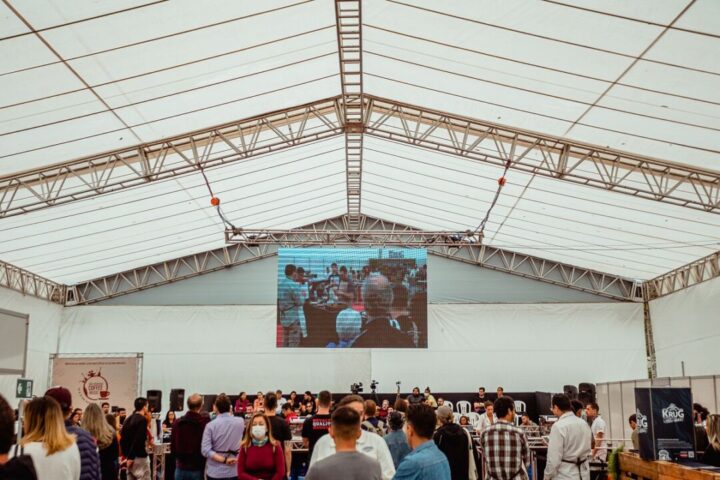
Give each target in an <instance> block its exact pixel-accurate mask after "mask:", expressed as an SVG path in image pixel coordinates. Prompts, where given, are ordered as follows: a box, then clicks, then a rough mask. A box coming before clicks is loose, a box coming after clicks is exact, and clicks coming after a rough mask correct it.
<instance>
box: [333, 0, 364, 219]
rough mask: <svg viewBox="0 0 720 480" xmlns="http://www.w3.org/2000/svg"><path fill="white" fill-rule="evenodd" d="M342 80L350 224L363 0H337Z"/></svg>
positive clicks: (354, 206)
mask: <svg viewBox="0 0 720 480" xmlns="http://www.w3.org/2000/svg"><path fill="white" fill-rule="evenodd" d="M335 24H336V26H337V38H338V55H339V58H340V81H341V86H342V100H343V102H342V103H343V126H344V127H345V171H346V184H347V215H348V218H349V221H350V222H351V225H352V226H353V227H357V224H358V222H359V220H360V200H361V185H362V152H363V124H364V118H365V116H364V111H365V102H364V97H363V69H362V3H361V0H335Z"/></svg>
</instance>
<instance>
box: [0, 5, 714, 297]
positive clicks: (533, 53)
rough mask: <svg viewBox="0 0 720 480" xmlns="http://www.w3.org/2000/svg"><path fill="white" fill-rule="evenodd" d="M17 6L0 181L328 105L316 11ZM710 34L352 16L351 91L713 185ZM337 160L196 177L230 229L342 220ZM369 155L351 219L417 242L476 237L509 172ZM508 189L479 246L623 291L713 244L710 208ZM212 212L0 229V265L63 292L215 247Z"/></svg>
mask: <svg viewBox="0 0 720 480" xmlns="http://www.w3.org/2000/svg"><path fill="white" fill-rule="evenodd" d="M11 5H12V6H13V8H14V9H15V12H14V11H12V10H11V9H10V8H8V7H7V6H6V5H4V4H0V92H3V94H2V96H0V177H1V176H9V175H13V174H17V173H18V172H22V171H25V170H29V169H33V168H37V167H42V166H45V165H51V164H56V163H60V162H65V161H68V160H71V159H75V158H78V157H82V156H87V155H92V154H97V153H99V152H104V151H108V150H112V149H116V148H121V147H128V146H132V145H135V144H139V143H144V142H150V141H154V140H158V139H162V138H166V137H170V136H173V135H178V134H182V133H183V132H189V131H192V130H197V129H202V128H206V127H209V126H211V125H217V124H221V123H225V122H230V121H235V120H238V119H243V118H249V117H252V116H255V115H260V114H263V113H266V112H270V111H274V110H279V109H283V108H288V107H292V106H295V105H301V104H305V103H308V102H313V101H317V100H320V99H324V98H330V97H334V96H336V95H339V94H340V92H341V88H340V87H341V85H340V76H339V67H338V47H337V36H336V31H335V12H334V7H333V3H332V2H330V1H326V0H315V1H311V0H306V1H298V0H296V1H265V2H236V1H231V0H227V1H221V2H215V3H214V4H213V6H212V8H208V6H207V5H205V4H204V3H203V2H196V1H191V0H173V1H172V2H161V1H154V2H147V1H145V2H141V1H116V2H112V3H107V2H82V3H73V4H72V7H70V5H69V4H67V2H60V1H59V0H43V1H36V2H11ZM688 5H689V6H688ZM718 19H720V3H718V2H715V1H713V0H696V1H694V2H690V4H688V3H687V2H684V1H683V2H680V1H671V0H665V1H657V2H652V3H645V2H621V1H612V2H608V1H591V0H585V1H575V2H572V5H570V2H567V5H566V4H563V3H562V2H556V1H539V0H523V1H515V2H507V1H500V0H496V1H483V2H475V1H470V0H466V1H458V2H443V3H442V4H440V3H438V2H432V1H429V0H426V1H410V0H402V1H395V0H387V1H386V0H372V1H366V2H364V3H363V71H364V76H363V79H364V91H365V93H367V94H370V95H375V96H378V97H384V98H389V99H392V100H396V101H400V102H406V103H410V104H414V105H418V106H422V107H426V108H430V109H435V110H440V111H446V112H450V113H453V114H456V115H462V116H466V117H470V118H475V119H478V120H482V121H490V122H495V123H499V124H504V125H508V126H511V127H515V128H520V129H525V130H532V131H537V132H542V133H545V134H550V135H555V136H561V137H567V138H570V139H574V140H578V141H582V142H586V143H591V144H597V145H601V146H607V147H610V148H615V149H619V150H623V151H628V152H632V153H635V154H640V155H645V156H650V157H655V158H660V159H664V160H670V161H673V162H677V163H680V164H685V165H689V166H694V167H699V168H703V169H707V170H713V171H715V172H718V171H720V134H719V132H720V66H719V64H718V62H717V59H718V58H720V20H718ZM669 25H671V26H670V27H668V26H669ZM30 28H32V29H34V30H36V31H38V32H39V35H38V34H35V33H32V32H31V31H30ZM316 123H317V124H318V125H319V121H318V122H316ZM311 127H312V126H311ZM216 153H217V152H216ZM344 155H345V151H344V138H343V137H342V136H337V137H334V138H331V139H326V140H322V141H320V142H315V143H311V144H307V145H303V146H297V147H293V148H290V149H286V150H282V151H280V152H275V153H271V154H268V155H264V156H261V157H255V158H251V159H248V160H243V161H240V162H235V163H232V164H228V165H224V166H220V167H216V168H211V169H208V170H207V172H206V173H207V175H208V177H209V180H210V182H211V184H212V186H213V189H214V190H215V192H216V194H218V196H220V197H221V198H222V201H223V205H224V209H225V212H226V214H227V215H228V216H229V217H230V218H231V219H232V221H233V222H234V223H235V224H237V225H238V226H243V227H254V228H271V227H272V228H291V227H295V226H300V225H305V224H309V223H312V222H315V221H318V220H321V219H324V218H329V217H334V216H337V215H341V214H342V213H343V212H345V210H346V201H345V191H346V190H345V160H344ZM363 158H364V166H363V177H362V182H363V183H362V207H361V208H362V213H364V214H366V215H370V216H375V217H380V218H387V219H390V220H395V221H398V222H401V223H406V224H408V225H413V226H416V227H420V228H427V229H448V230H464V229H468V228H475V227H476V226H477V225H478V223H479V221H480V219H481V218H482V217H483V216H484V214H485V212H486V211H487V208H488V205H489V204H490V202H491V200H492V197H493V195H494V193H495V189H496V185H497V183H496V182H497V178H498V177H499V176H500V175H501V169H499V168H497V167H494V166H490V165H488V164H485V163H480V162H477V161H473V160H469V159H464V158H457V157H453V156H450V155H446V154H442V153H437V152H430V151H427V150H424V149H421V148H417V147H412V146H408V145H401V144H398V143H395V142H391V141H388V140H383V139H379V138H370V137H367V136H366V138H365V143H364V152H363ZM176 160H177V158H175V161H176ZM169 161H173V160H172V159H171V160H169ZM507 179H508V184H507V186H506V187H505V188H504V189H503V191H502V194H501V196H500V199H499V201H498V204H497V206H496V207H495V209H494V210H493V211H492V215H491V217H490V221H489V224H488V226H487V229H486V243H488V244H490V245H494V246H500V247H503V248H507V249H510V250H516V251H519V252H523V253H529V254H533V255H536V256H539V257H544V258H548V259H554V260H559V261H563V262H566V263H570V264H575V265H578V266H582V267H586V268H592V269H596V270H599V271H604V272H608V273H612V274H618V275H623V276H627V277H629V278H637V279H649V278H653V277H655V276H657V275H660V274H662V273H664V272H667V271H668V270H671V269H673V268H676V267H679V266H681V265H684V264H686V263H688V262H690V261H692V260H695V259H697V258H699V257H702V256H705V255H707V254H709V253H712V252H713V251H717V250H718V245H720V215H718V214H717V213H708V212H702V211H697V210H692V209H689V208H684V207H679V206H674V205H669V204H667V203H662V202H656V201H652V200H645V199H641V198H635V197H631V196H628V195H624V194H620V193H616V192H612V191H608V190H602V189H597V188H591V187H586V186H581V185H576V184H572V183H569V182H564V181H561V180H557V179H553V178H547V177H541V176H532V175H530V174H527V173H523V172H518V171H515V170H510V172H509V173H508V174H507ZM682 188H683V189H689V188H690V187H689V186H683V187H682ZM208 196H209V195H208V192H207V188H206V186H205V184H204V182H203V179H202V177H201V176H200V175H199V174H198V173H193V174H189V175H185V176H181V177H177V178H174V179H170V180H164V181H158V182H152V183H149V184H147V185H142V186H139V187H134V188H131V189H127V190H122V191H120V192H116V193H111V194H105V195H100V196H97V197H94V198H91V199H86V200H81V201H77V202H73V203H69V204H65V205H60V206H55V207H52V208H48V209H44V210H39V211H36V212H32V213H27V214H23V215H19V216H14V217H8V218H3V219H0V231H2V235H1V236H0V258H1V259H2V260H4V261H7V262H11V263H14V264H16V265H18V266H20V267H23V268H26V269H28V270H30V271H32V272H35V273H38V274H40V275H43V276H46V277H48V278H51V279H53V280H56V281H59V282H63V283H74V282H79V281H82V280H86V279H89V278H94V277H98V276H101V275H106V274H110V273H113V272H117V271H121V270H126V269H129V268H134V267H138V266H142V265H146V264H149V263H154V262H157V261H161V260H164V259H169V258H174V257H178V256H181V255H185V254H188V253H193V252H199V251H205V250H209V249H212V248H217V247H218V246H221V245H223V243H224V239H223V236H222V231H223V225H222V223H221V222H220V220H219V219H218V218H217V216H215V214H214V211H213V210H212V209H211V207H210V206H209V204H208Z"/></svg>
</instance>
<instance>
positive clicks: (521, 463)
mask: <svg viewBox="0 0 720 480" xmlns="http://www.w3.org/2000/svg"><path fill="white" fill-rule="evenodd" d="M493 406H494V409H495V414H496V415H497V422H496V423H495V424H493V425H491V426H490V427H488V428H487V429H486V430H485V431H483V433H482V435H481V436H480V444H481V445H482V450H483V458H484V461H485V469H486V472H487V477H488V478H489V479H492V480H528V474H527V467H526V466H527V465H528V464H529V463H530V449H529V448H528V443H527V438H526V437H525V432H524V431H523V430H522V429H521V428H519V427H516V426H515V425H514V424H513V420H514V419H515V402H514V401H513V399H512V398H510V397H508V396H502V397H500V398H498V399H497V400H495V403H494V405H493Z"/></svg>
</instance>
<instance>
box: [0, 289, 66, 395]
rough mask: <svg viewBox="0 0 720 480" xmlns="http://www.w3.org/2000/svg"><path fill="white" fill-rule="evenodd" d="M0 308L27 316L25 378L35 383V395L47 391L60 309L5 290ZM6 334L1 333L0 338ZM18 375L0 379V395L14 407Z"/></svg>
mask: <svg viewBox="0 0 720 480" xmlns="http://www.w3.org/2000/svg"><path fill="white" fill-rule="evenodd" d="M0 308H1V309H5V310H11V311H14V312H19V313H25V314H28V315H30V327H29V337H28V351H27V366H26V375H25V376H26V377H27V378H31V379H33V380H34V381H35V384H34V390H35V393H36V394H42V393H43V392H45V390H46V387H47V376H48V363H49V356H50V354H51V353H54V352H55V351H56V348H57V342H58V331H59V328H60V318H61V313H62V307H61V306H59V305H56V304H54V303H50V302H46V301H44V300H40V299H37V298H33V297H28V296H24V295H22V294H21V293H18V292H15V291H13V290H8V289H5V288H0ZM4 333H5V332H2V331H0V335H2V334H4ZM17 378H19V375H0V394H1V395H3V396H4V397H5V398H6V399H8V400H9V401H10V403H11V404H14V403H15V380H16V379H17Z"/></svg>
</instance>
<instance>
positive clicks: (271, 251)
mask: <svg viewBox="0 0 720 480" xmlns="http://www.w3.org/2000/svg"><path fill="white" fill-rule="evenodd" d="M276 253H277V248H276V247H274V246H272V245H262V246H257V247H253V246H249V245H240V244H237V245H229V246H226V247H222V248H216V249H215V250H210V251H207V252H202V253H196V254H192V255H186V256H184V257H180V258H175V259H173V260H168V261H165V262H158V263H155V264H153V265H148V266H146V267H141V268H135V269H132V270H127V271H125V272H120V273H116V274H113V275H108V276H106V277H100V278H96V279H93V280H89V281H87V282H82V283H79V284H76V285H72V286H68V287H67V294H66V299H65V305H66V306H73V305H87V304H91V303H96V302H100V301H102V300H107V299H110V298H113V297H119V296H121V295H127V294H129V293H133V292H139V291H141V290H147V289H148V288H153V287H159V286H161V285H166V284H168V283H174V282H178V281H180V280H185V279H188V278H192V277H197V276H198V275H204V274H206V273H211V272H216V271H218V270H222V269H225V268H229V267H233V266H236V265H242V264H244V263H249V262H252V261H255V260H260V259H263V258H268V257H271V256H273V255H275V254H276Z"/></svg>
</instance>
